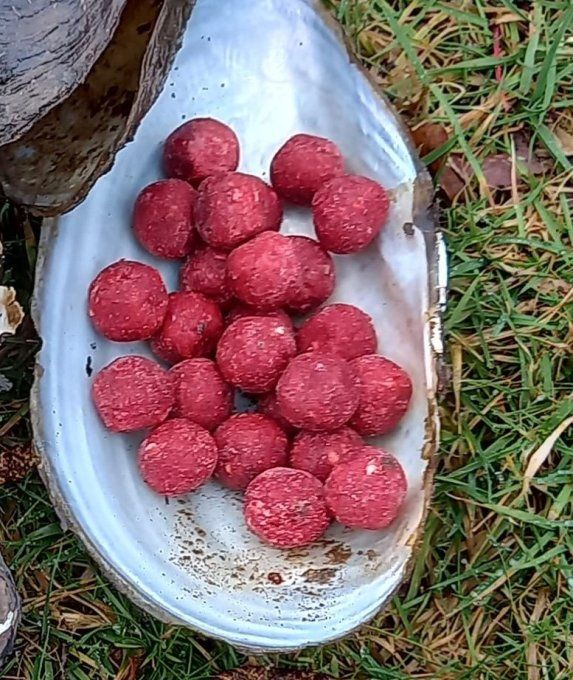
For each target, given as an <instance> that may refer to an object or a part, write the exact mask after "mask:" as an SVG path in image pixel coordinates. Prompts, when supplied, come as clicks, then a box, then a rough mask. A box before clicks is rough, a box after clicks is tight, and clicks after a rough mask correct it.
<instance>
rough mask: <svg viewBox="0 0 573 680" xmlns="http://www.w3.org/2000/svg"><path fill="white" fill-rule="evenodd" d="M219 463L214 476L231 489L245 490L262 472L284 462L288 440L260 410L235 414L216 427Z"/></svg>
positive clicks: (286, 455) (275, 424) (284, 463)
mask: <svg viewBox="0 0 573 680" xmlns="http://www.w3.org/2000/svg"><path fill="white" fill-rule="evenodd" d="M215 441H216V442H217V447H218V449H219V462H218V463H217V469H216V471H215V476H216V477H217V479H218V480H219V481H220V482H221V483H222V484H224V485H225V486H227V487H229V488H230V489H246V488H247V486H248V485H249V483H250V482H251V481H252V480H253V479H254V478H255V477H256V476H257V475H258V474H260V473H261V472H264V470H268V469H269V468H273V467H277V466H280V465H286V462H287V459H288V440H287V437H286V435H285V433H284V432H283V431H282V429H281V428H280V427H279V426H278V425H277V423H276V422H275V421H274V420H272V419H271V418H267V416H263V415H261V414H260V413H237V414H235V415H234V416H231V417H230V418H229V419H228V420H227V421H225V422H224V423H223V424H222V425H220V426H219V427H218V428H217V429H216V430H215Z"/></svg>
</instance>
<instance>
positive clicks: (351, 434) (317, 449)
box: [290, 427, 364, 482]
mask: <svg viewBox="0 0 573 680" xmlns="http://www.w3.org/2000/svg"><path fill="white" fill-rule="evenodd" d="M363 446H364V444H363V442H362V437H361V436H360V435H359V434H358V433H357V432H355V431H354V430H352V429H350V428H349V427H341V428H340V430H335V431H334V432H299V434H297V436H296V437H295V440H294V442H293V445H292V449H291V452H290V464H291V467H293V468H297V469H298V470H306V471H307V472H310V474H311V475H314V476H315V477H316V478H317V479H320V481H321V482H324V481H326V479H327V477H328V475H329V474H330V473H331V472H332V470H333V468H334V467H335V466H336V465H339V464H340V463H345V462H346V461H348V460H350V459H351V458H352V456H353V455H354V454H355V453H356V452H357V451H359V450H360V449H361V448H362V447H363Z"/></svg>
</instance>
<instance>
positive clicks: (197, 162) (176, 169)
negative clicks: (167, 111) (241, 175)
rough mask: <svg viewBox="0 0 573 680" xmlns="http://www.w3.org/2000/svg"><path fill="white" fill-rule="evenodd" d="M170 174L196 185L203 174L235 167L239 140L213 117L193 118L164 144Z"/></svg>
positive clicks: (237, 160)
mask: <svg viewBox="0 0 573 680" xmlns="http://www.w3.org/2000/svg"><path fill="white" fill-rule="evenodd" d="M163 164H164V166H165V171H166V172H167V174H168V175H169V177H176V178H177V179H182V180H185V181H186V182H189V183H190V184H193V185H194V186H198V185H199V184H200V183H201V182H202V181H203V180H204V179H205V178H206V177H211V176H212V175H220V174H222V173H225V172H230V171H233V170H236V168H237V165H238V164H239V140H238V139H237V135H235V133H234V132H233V130H231V128H230V127H229V126H228V125H225V124H224V123H221V122H220V121H218V120H214V119H213V118H194V119H193V120H190V121H188V122H187V123H183V125H181V126H179V127H178V128H177V129H176V130H174V131H173V132H172V133H171V134H170V135H169V137H168V138H167V140H166V142H165V146H164V147H163Z"/></svg>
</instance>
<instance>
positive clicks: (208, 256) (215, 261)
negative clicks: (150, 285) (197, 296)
mask: <svg viewBox="0 0 573 680" xmlns="http://www.w3.org/2000/svg"><path fill="white" fill-rule="evenodd" d="M180 284H181V290H184V291H191V290H194V291H196V292H197V293H202V294H203V295H206V296H207V297H208V298H211V299H212V300H214V301H215V302H216V303H217V304H219V305H223V306H227V305H228V304H229V302H230V301H231V300H232V299H233V293H232V292H231V289H230V288H229V284H228V281H227V253H225V252H223V251H222V250H215V249H214V248H210V247H209V246H204V247H203V248H199V249H198V250H196V251H195V252H194V253H192V254H191V255H190V256H189V257H188V258H187V261H186V262H185V264H184V265H183V267H182V268H181V272H180Z"/></svg>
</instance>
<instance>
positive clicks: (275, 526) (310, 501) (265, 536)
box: [244, 467, 330, 548]
mask: <svg viewBox="0 0 573 680" xmlns="http://www.w3.org/2000/svg"><path fill="white" fill-rule="evenodd" d="M244 512H245V520H246V522H247V526H248V527H249V529H250V530H251V531H252V532H253V533H254V534H255V535H257V536H258V537H259V538H260V539H261V540H262V541H265V542H266V543H270V544H271V545H273V546H275V547H276V548H298V547H301V546H304V545H309V544H310V543H313V542H314V541H316V540H317V539H319V538H320V537H321V536H322V535H323V534H324V532H325V531H326V529H327V528H328V525H329V524H330V516H329V512H328V508H327V506H326V502H325V498H324V490H323V486H322V484H321V483H320V482H319V480H318V479H316V477H313V476H312V475H311V474H309V473H308V472H305V471H304V470H293V469H291V468H286V467H275V468H272V469H270V470H266V471H265V472H262V473H261V474H260V475H259V476H258V477H255V479H254V480H253V481H252V482H251V483H250V484H249V486H248V487H247V492H246V494H245V506H244Z"/></svg>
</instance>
